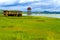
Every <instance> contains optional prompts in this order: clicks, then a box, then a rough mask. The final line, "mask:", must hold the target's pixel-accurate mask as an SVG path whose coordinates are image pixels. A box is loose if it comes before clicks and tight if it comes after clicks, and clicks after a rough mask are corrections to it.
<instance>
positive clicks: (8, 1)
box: [0, 0, 17, 5]
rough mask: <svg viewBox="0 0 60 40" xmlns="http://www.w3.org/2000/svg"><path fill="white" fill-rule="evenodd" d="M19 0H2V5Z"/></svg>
mask: <svg viewBox="0 0 60 40" xmlns="http://www.w3.org/2000/svg"><path fill="white" fill-rule="evenodd" d="M15 2H17V0H0V5H9V4H13V3H15Z"/></svg>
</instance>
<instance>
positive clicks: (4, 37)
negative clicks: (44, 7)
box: [0, 15, 60, 40]
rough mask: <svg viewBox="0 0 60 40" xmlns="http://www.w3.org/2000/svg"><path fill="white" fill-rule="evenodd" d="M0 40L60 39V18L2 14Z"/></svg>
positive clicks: (0, 18) (0, 17)
mask: <svg viewBox="0 0 60 40" xmlns="http://www.w3.org/2000/svg"><path fill="white" fill-rule="evenodd" d="M0 40H60V19H58V18H48V17H40V16H37V17H35V16H23V17H8V16H2V15H1V16H0Z"/></svg>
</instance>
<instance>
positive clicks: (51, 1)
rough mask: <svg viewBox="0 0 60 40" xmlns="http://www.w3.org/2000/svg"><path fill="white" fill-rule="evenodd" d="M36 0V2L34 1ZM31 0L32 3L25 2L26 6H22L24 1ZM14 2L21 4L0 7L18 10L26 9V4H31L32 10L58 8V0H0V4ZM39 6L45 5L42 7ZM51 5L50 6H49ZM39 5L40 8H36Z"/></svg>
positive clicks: (59, 3) (59, 0)
mask: <svg viewBox="0 0 60 40" xmlns="http://www.w3.org/2000/svg"><path fill="white" fill-rule="evenodd" d="M36 1H37V2H36ZM27 2H28V3H29V2H33V3H32V4H29V5H27V4H25V5H26V6H23V4H24V3H27ZM14 3H20V4H22V6H21V5H17V6H12V7H4V6H3V7H0V9H18V10H19V9H20V10H26V8H27V7H28V6H31V7H32V9H34V10H59V9H60V0H0V6H2V5H12V4H14ZM35 6H36V8H34V7H35ZM40 6H44V8H45V7H46V9H44V8H43V7H42V8H41V7H40ZM50 6H51V8H49V7H50ZM38 7H40V8H38Z"/></svg>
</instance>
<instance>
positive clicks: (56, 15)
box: [23, 14, 60, 18]
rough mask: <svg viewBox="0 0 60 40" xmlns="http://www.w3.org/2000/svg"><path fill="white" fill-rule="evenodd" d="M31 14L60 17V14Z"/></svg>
mask: <svg viewBox="0 0 60 40" xmlns="http://www.w3.org/2000/svg"><path fill="white" fill-rule="evenodd" d="M23 16H27V14H23ZM31 16H45V17H54V18H60V14H31Z"/></svg>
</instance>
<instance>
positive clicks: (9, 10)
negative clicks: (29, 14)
mask: <svg viewBox="0 0 60 40" xmlns="http://www.w3.org/2000/svg"><path fill="white" fill-rule="evenodd" d="M3 11H20V10H3Z"/></svg>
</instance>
